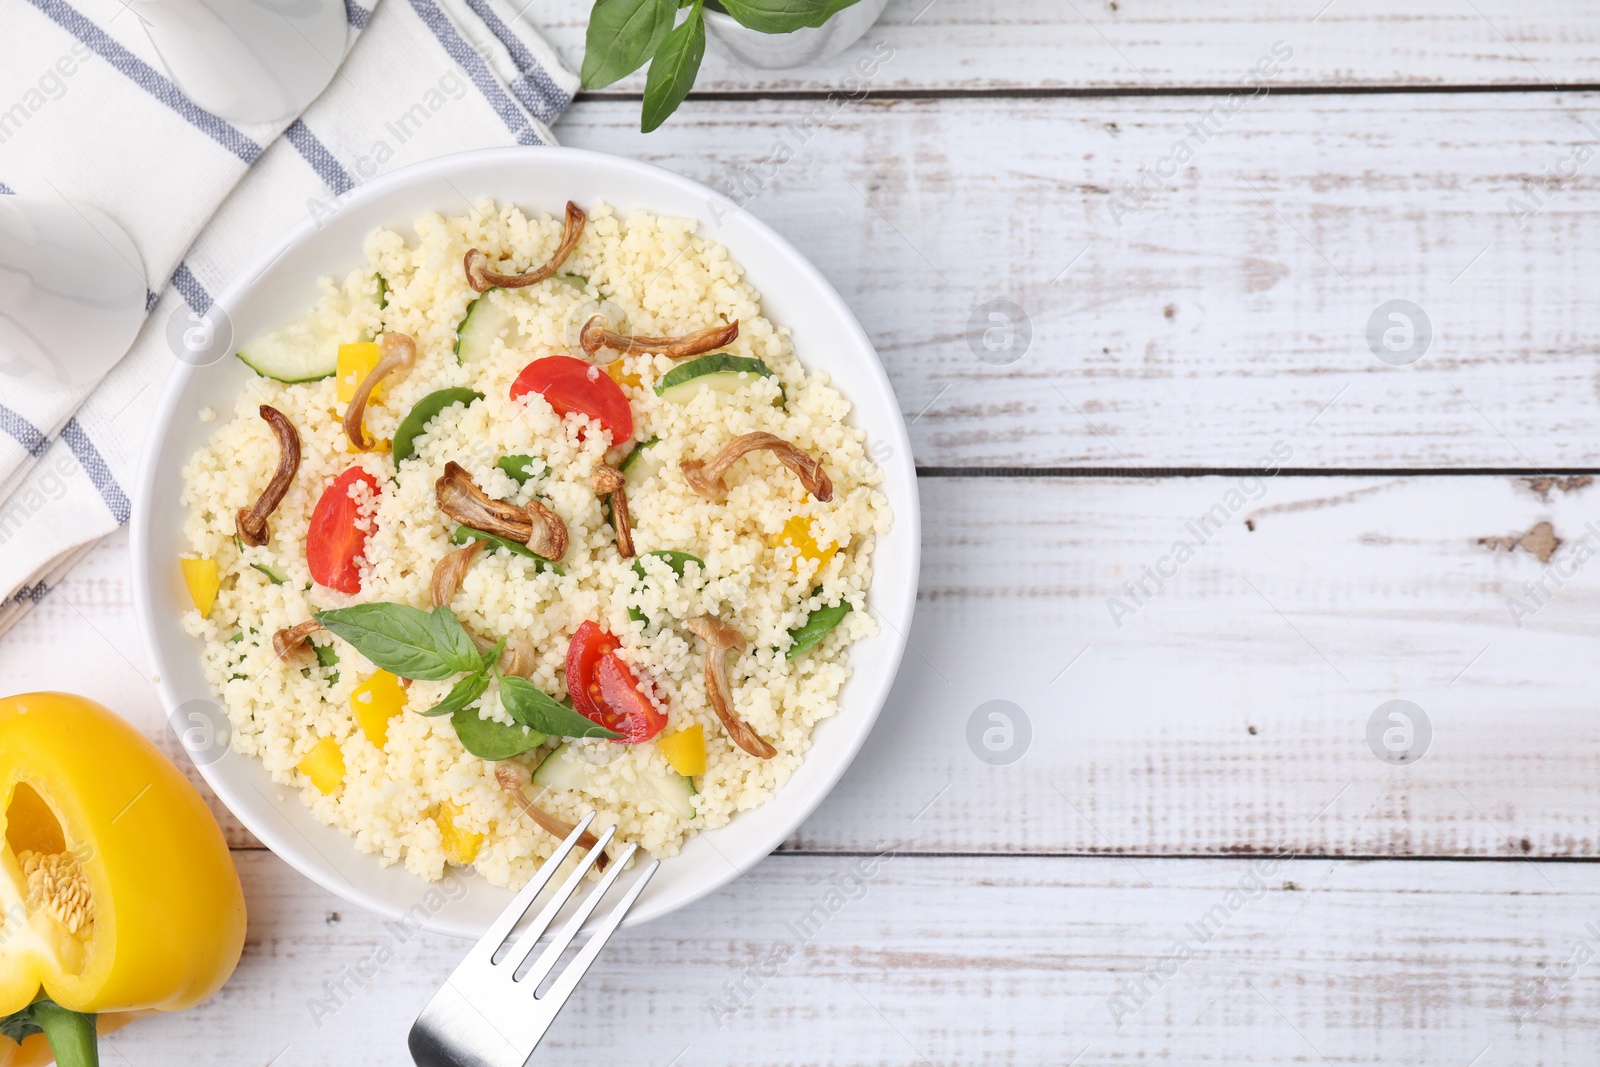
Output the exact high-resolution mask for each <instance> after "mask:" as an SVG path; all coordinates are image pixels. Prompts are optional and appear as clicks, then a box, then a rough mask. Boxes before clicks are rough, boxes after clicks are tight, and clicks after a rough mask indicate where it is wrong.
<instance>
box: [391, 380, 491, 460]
mask: <svg viewBox="0 0 1600 1067" xmlns="http://www.w3.org/2000/svg"><path fill="white" fill-rule="evenodd" d="M482 399H483V394H482V393H480V392H478V391H477V390H476V389H462V388H459V387H458V388H453V389H437V390H435V391H433V392H431V393H429V394H428V395H427V396H425V397H423V398H422V399H421V400H419V401H417V402H416V403H415V404H413V405H412V406H411V410H410V412H408V413H407V414H406V417H405V418H403V419H401V420H400V425H399V426H398V427H397V428H396V429H395V431H394V444H393V445H391V446H390V453H389V454H390V455H391V456H393V457H394V465H395V466H396V467H398V466H400V464H401V462H403V461H404V460H408V459H410V458H411V457H412V456H414V455H416V453H417V438H419V437H421V436H422V432H423V431H424V430H426V429H427V428H428V423H429V422H430V421H431V420H432V419H433V417H434V416H435V415H437V414H439V412H441V411H443V410H444V409H445V408H447V407H450V406H451V405H452V404H460V405H462V406H463V407H465V406H467V405H468V404H471V403H472V402H473V401H475V400H482Z"/></svg>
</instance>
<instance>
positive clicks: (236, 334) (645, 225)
mask: <svg viewBox="0 0 1600 1067" xmlns="http://www.w3.org/2000/svg"><path fill="white" fill-rule="evenodd" d="M203 325H204V326H205V329H206V331H208V337H209V342H210V343H209V346H208V347H207V348H206V349H205V350H203V351H201V352H199V353H198V354H197V353H196V352H194V351H185V352H184V353H182V355H183V356H184V365H183V366H180V367H179V368H178V370H177V371H176V373H175V374H174V376H173V380H172V381H171V382H170V383H169V386H168V390H167V393H166V395H165V397H164V398H163V401H162V405H161V408H160V411H159V414H158V416H157V421H156V424H155V427H154V429H153V431H152V437H151V440H150V442H149V444H148V447H147V452H146V456H145V462H144V466H143V469H142V472H141V478H140V487H139V488H140V492H139V494H138V502H137V506H136V508H135V513H134V518H133V539H134V558H135V561H136V566H135V590H136V597H137V602H138V610H139V613H140V616H141V624H142V628H143V630H144V632H145V634H146V641H147V645H148V648H149V652H150V657H151V661H152V664H153V665H154V670H155V671H156V672H157V685H158V687H159V689H160V691H161V695H162V698H163V701H164V702H165V704H166V706H167V708H168V710H169V712H170V713H171V714H172V716H173V722H174V727H175V730H176V731H177V732H178V736H179V737H180V738H181V739H182V742H183V744H184V746H185V748H186V750H188V751H189V753H190V754H191V756H192V757H193V758H194V760H195V763H196V764H197V765H198V766H199V768H200V770H201V772H202V773H203V774H204V776H205V777H206V779H207V780H208V781H209V782H210V784H211V785H212V787H213V789H214V790H215V791H216V792H217V794H218V796H219V797H220V798H221V799H222V801H223V802H224V803H225V804H226V805H227V806H228V807H229V809H230V810H232V811H233V813H234V814H235V815H237V816H238V817H239V819H240V820H241V822H243V823H244V825H245V826H246V827H248V828H249V829H250V830H251V831H252V832H253V833H254V834H255V835H256V836H257V837H258V838H260V839H261V840H262V841H263V842H264V843H265V844H267V845H268V846H269V847H270V848H272V849H273V850H274V851H275V852H277V853H278V854H279V855H280V856H283V857H284V858H285V859H286V860H288V861H289V862H290V863H291V864H293V865H294V866H295V867H297V868H298V869H299V870H301V871H302V872H304V873H305V874H307V875H308V876H310V877H311V878H313V879H314V880H315V881H317V882H319V883H320V884H322V885H323V886H325V887H326V888H328V889H330V890H332V891H333V892H335V893H338V894H340V895H342V896H344V897H346V898H347V899H349V900H351V901H353V902H356V903H358V904H362V905H365V906H367V907H369V908H371V909H373V910H375V911H378V912H380V913H383V914H386V915H390V916H394V917H397V918H405V919H407V921H413V922H415V923H417V924H420V925H421V926H423V927H426V928H430V929H435V930H440V931H445V932H450V933H455V934H461V935H467V936H476V935H477V934H478V933H481V931H482V930H483V929H484V928H485V927H486V926H487V924H488V922H489V921H490V920H491V919H492V918H493V917H494V916H495V915H496V914H498V912H499V911H500V910H501V908H502V907H503V906H504V905H505V903H507V902H508V901H509V899H510V894H511V892H512V891H513V890H514V889H515V888H517V887H518V886H520V885H521V884H522V883H523V882H525V881H526V880H527V878H528V877H529V876H530V875H531V873H532V872H533V870H535V869H536V868H537V866H538V865H539V863H540V862H541V861H542V860H543V859H544V858H546V857H547V856H548V855H549V854H550V852H551V850H552V849H553V848H554V846H555V845H556V844H557V843H558V841H559V837H560V836H561V834H562V832H563V830H564V828H566V827H569V826H570V825H571V824H572V823H573V822H575V821H576V820H577V819H578V818H580V817H581V816H582V814H583V813H584V812H585V811H587V810H594V811H596V812H597V817H596V829H600V828H604V827H609V826H615V827H616V831H617V838H618V840H621V841H633V842H637V843H639V845H640V846H641V847H642V849H643V850H645V851H646V852H648V853H650V854H651V855H654V856H657V857H659V858H662V859H663V860H664V862H663V865H662V867H661V869H660V871H659V872H658V873H657V875H656V876H655V878H654V879H653V881H652V883H651V884H650V886H649V887H648V889H647V890H646V893H645V895H644V896H643V897H642V898H641V899H640V902H639V904H638V906H637V907H636V908H635V909H634V911H633V913H632V914H631V915H630V917H629V921H630V922H640V921H645V920H648V919H650V918H652V917H655V916H659V915H662V914H665V913H667V912H669V911H672V910H674V909H676V908H678V907H681V906H683V905H684V904H687V903H689V902H691V901H693V900H695V899H697V898H699V897H701V896H703V895H705V894H706V893H709V892H711V891H712V890H714V889H715V888H717V887H718V886H720V885H722V884H724V883H726V882H727V881H729V880H730V879H732V878H733V877H736V876H737V875H738V874H739V873H741V872H743V871H744V870H746V869H748V868H749V867H750V866H752V865H753V864H755V863H756V862H758V861H759V860H760V859H761V858H763V857H764V856H765V855H767V854H768V853H769V852H770V851H771V850H772V849H773V848H775V847H776V846H777V845H778V844H779V843H781V841H782V840H783V839H784V838H785V837H786V836H788V835H789V834H790V833H791V832H792V831H793V830H794V829H795V828H796V827H797V826H798V825H799V823H800V822H801V821H802V820H803V819H804V818H805V817H806V816H807V815H808V814H809V813H810V812H811V811H812V810H813V809H814V808H815V807H816V805H817V804H819V803H820V802H821V800H822V798H823V797H824V796H825V795H826V794H827V792H828V790H829V789H830V788H831V787H832V785H833V784H834V782H836V781H837V780H838V778H839V776H840V775H841V774H843V772H844V770H845V768H846V767H847V766H848V764H849V763H850V761H851V759H852V758H853V757H854V755H855V753H856V751H857V750H858V749H859V747H860V745H861V743H862V741H863V740H864V739H865V737H866V734H867V732H868V731H869V730H870V728H871V726H872V723H873V721H874V719H875V718H876V716H877V714H878V711H879V709H880V708H881V706H882V704H883V702H884V700H885V699H886V697H887V695H888V692H889V689H890V686H891V684H892V682H893V679H894V675H895V672H896V669H897V667H898V664H899V661H900V657H901V654H902V652H903V650H904V645H905V634H907V633H908V632H909V629H910V623H911V614H912V609H913V606H914V602H915V596H916V580H917V565H918V546H919V534H918V510H917V495H916V485H915V471H914V467H913V464H912V460H911V454H910V447H909V443H908V441H907V438H906V430H905V425H904V421H903V419H902V417H901V415H900V411H899V405H898V403H897V402H896V400H895V397H894V393H893V391H892V389H891V388H890V386H889V383H888V380H887V378H886V376H885V374H884V372H883V369H882V366H881V364H880V363H879V362H878V359H877V356H876V354H875V353H874V351H873V349H872V346H871V343H870V341H869V340H868V339H867V337H866V335H865V333H864V332H863V331H862V329H861V327H860V326H859V324H858V323H857V322H856V320H855V318H854V317H853V316H852V314H851V313H850V311H849V310H848V308H847V307H846V306H845V305H844V303H843V302H842V301H841V300H840V298H839V296H838V295H837V294H836V293H835V292H834V291H833V289H832V288H831V287H830V286H829V285H828V283H827V282H826V281H825V280H824V279H823V278H822V277H821V275H820V274H819V273H818V272H817V271H816V270H815V268H813V267H812V266H811V265H810V264H808V263H807V262H806V261H805V260H804V259H803V258H802V257H801V256H800V255H799V254H798V253H797V252H796V251H795V250H794V249H793V248H792V247H790V246H789V245H788V244H787V243H786V242H785V241H783V239H782V238H780V237H778V236H777V235H776V234H775V233H773V232H772V231H771V230H769V229H768V228H767V227H765V226H764V225H762V224H761V223H760V222H759V221H757V220H756V219H754V218H752V217H751V216H750V215H749V213H748V212H746V211H744V210H742V209H740V208H739V207H738V206H737V205H735V204H733V203H731V202H730V201H728V200H726V199H725V198H723V197H721V196H720V195H718V194H716V193H714V192H712V191H710V190H708V189H706V188H704V187H702V186H700V185H698V184H696V183H694V182H691V181H689V180H687V179H684V178H681V177H679V176H676V175H673V174H670V173H668V172H665V171H662V170H660V169H657V168H654V167H650V166H647V165H644V164H639V163H634V162H631V161H626V160H621V159H616V158H613V157H608V156H603V155H599V154H596V153H590V152H582V151H575V150H568V149H549V148H538V149H494V150H488V151H483V152H474V153H466V154H462V155H458V156H452V157H447V158H444V159H440V160H435V161H431V162H429V163H426V164H421V165H418V166H416V167H412V168H408V169H406V170H404V171H400V172H397V173H396V174H393V175H390V176H387V177H384V178H380V179H377V180H374V181H372V182H370V183H368V184H367V185H365V186H363V187H361V188H360V189H358V190H356V191H355V192H354V193H352V194H349V196H348V197H347V199H345V200H344V201H343V202H342V203H341V204H340V205H339V206H338V208H337V210H336V211H335V212H334V213H333V214H332V215H331V217H330V216H327V215H326V213H324V214H323V217H319V218H308V219H306V220H305V221H303V222H302V223H301V224H300V225H299V226H297V227H296V228H295V229H293V230H292V231H291V232H290V233H289V234H288V235H287V236H286V237H285V238H284V239H283V240H282V241H281V242H280V243H279V244H278V245H277V246H276V247H274V248H273V249H271V250H269V251H268V252H266V253H265V254H263V255H262V256H261V257H260V258H259V259H258V260H257V261H256V262H255V264H254V265H253V266H251V267H250V268H248V269H246V270H245V271H244V272H242V274H241V275H240V278H239V280H237V281H236V282H235V283H234V284H233V285H232V286H231V287H230V289H229V290H228V291H227V292H225V293H223V294H221V295H220V296H219V297H218V298H217V300H216V303H215V305H214V306H213V308H212V309H211V310H210V311H209V312H208V313H207V315H206V321H205V322H204V324H203Z"/></svg>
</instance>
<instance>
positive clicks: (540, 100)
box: [467, 0, 572, 123]
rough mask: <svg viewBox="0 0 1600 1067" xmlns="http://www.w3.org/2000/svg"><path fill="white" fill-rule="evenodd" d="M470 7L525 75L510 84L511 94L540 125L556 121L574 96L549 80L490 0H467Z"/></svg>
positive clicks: (547, 73)
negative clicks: (491, 4) (502, 19)
mask: <svg viewBox="0 0 1600 1067" xmlns="http://www.w3.org/2000/svg"><path fill="white" fill-rule="evenodd" d="M467 6H469V7H470V8H472V10H473V11H474V12H475V13H476V14H477V16H478V17H479V18H480V19H482V20H483V24H484V25H485V26H487V27H489V32H490V33H493V34H494V35H495V36H496V37H498V38H499V39H500V43H501V44H503V45H505V46H506V51H507V52H508V53H510V55H511V61H512V62H513V63H515V64H516V65H517V69H518V70H519V71H521V72H522V76H521V77H520V78H518V79H517V80H516V81H514V82H512V83H511V85H510V89H511V92H512V94H513V95H514V96H516V98H517V99H518V100H521V101H522V105H523V106H524V107H526V108H527V109H528V111H529V112H530V113H532V115H533V117H534V118H536V119H538V120H539V121H540V122H545V123H549V122H553V121H555V119H556V118H557V116H559V115H560V114H561V113H562V112H563V111H565V110H566V109H567V105H568V104H570V103H572V94H571V93H568V92H567V91H566V90H564V89H562V88H561V86H559V85H557V84H556V83H555V79H553V78H551V77H550V73H549V72H548V71H546V70H545V69H544V67H543V66H541V65H540V64H539V61H538V60H537V59H536V58H534V55H533V53H532V52H530V51H528V46H527V45H526V44H524V43H523V41H522V38H521V37H518V36H517V35H516V33H515V32H514V31H513V30H512V29H511V28H510V27H509V26H507V25H506V24H505V23H504V22H502V21H501V20H500V16H499V15H498V14H496V13H495V10H494V8H493V7H492V6H490V4H489V0H467Z"/></svg>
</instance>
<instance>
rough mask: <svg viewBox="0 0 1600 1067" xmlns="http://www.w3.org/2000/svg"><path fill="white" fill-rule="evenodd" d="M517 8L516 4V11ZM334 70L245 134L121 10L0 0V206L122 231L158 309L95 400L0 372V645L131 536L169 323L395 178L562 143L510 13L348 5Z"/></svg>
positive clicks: (541, 74) (515, 15)
mask: <svg viewBox="0 0 1600 1067" xmlns="http://www.w3.org/2000/svg"><path fill="white" fill-rule="evenodd" d="M522 2H524V0H518V3H519V4H520V3H522ZM345 7H346V11H347V14H348V21H349V24H350V37H349V45H348V48H349V51H348V52H347V53H346V57H345V61H344V64H343V66H342V67H341V68H340V70H339V73H338V75H337V76H336V77H335V78H334V80H333V81H332V82H331V83H330V85H329V86H328V88H327V89H326V90H325V91H324V92H323V94H322V95H321V96H320V97H319V98H318V99H317V100H316V101H314V102H313V103H312V104H311V106H310V107H309V108H307V109H306V111H305V113H304V114H303V115H301V116H300V117H299V118H296V119H295V120H293V121H292V122H289V123H287V124H286V125H279V126H266V127H252V126H236V125H233V124H230V123H227V122H224V121H223V120H222V119H220V118H218V117H217V116H215V115H213V114H211V113H209V112H207V111H205V110H204V109H202V108H200V107H198V106H196V105H195V104H194V103H193V102H192V101H190V100H189V99H188V98H187V97H185V96H184V95H183V93H182V92H181V91H179V90H178V88H177V87H176V86H175V85H174V84H173V83H172V82H171V81H170V80H168V79H167V77H166V76H165V74H164V72H163V69H162V66H161V62H160V59H159V57H158V56H157V55H156V52H155V49H154V48H153V47H152V46H151V44H150V42H149V39H148V38H147V37H146V35H145V33H144V30H143V27H142V26H141V25H140V23H139V21H138V18H137V16H136V15H134V14H132V13H130V12H131V11H132V10H133V9H130V8H128V7H127V6H125V4H124V2H123V0H4V2H3V3H0V194H10V193H17V194H26V195H37V196H42V197H66V198H67V199H69V200H72V201H74V202H76V203H79V204H86V205H90V206H93V207H96V208H99V209H100V210H102V211H104V212H105V213H106V214H107V215H109V216H111V217H112V218H113V219H115V220H117V221H118V222H119V223H121V224H122V226H123V227H124V228H125V229H126V230H127V231H128V232H129V234H131V235H132V237H133V239H134V242H135V244H137V245H138V247H139V251H140V254H141V255H142V257H143V260H144V265H145V271H146V274H147V276H148V278H149V281H150V286H151V290H152V291H151V292H150V293H149V295H148V299H147V301H146V307H147V309H148V312H149V315H148V317H147V318H146V321H145V325H144V328H143V330H142V331H141V332H140V334H139V337H138V339H137V340H136V341H135V342H134V345H133V347H132V349H131V350H130V351H129V353H128V355H127V356H125V357H124V358H123V360H122V362H121V363H119V364H118V365H117V366H116V367H114V368H113V369H112V370H111V372H110V373H109V374H108V375H106V377H105V379H104V380H103V381H101V382H100V383H99V384H98V385H97V386H95V387H93V388H92V389H86V390H80V391H78V392H65V393H64V392H59V391H49V390H45V389H41V388H36V387H34V386H31V385H29V384H28V383H27V381H26V380H25V379H18V378H14V377H8V376H5V375H3V374H0V633H3V632H4V631H5V630H6V629H8V628H9V627H10V626H11V625H13V624H14V623H15V622H16V620H17V619H18V618H19V617H20V616H21V615H22V614H23V613H24V612H25V611H27V609H28V608H29V607H30V606H31V605H32V604H34V603H36V602H37V601H38V600H40V599H41V598H43V597H44V596H45V595H46V594H47V593H48V592H49V591H50V589H51V588H52V587H53V586H54V585H55V583H56V582H58V581H60V579H61V577H62V576H63V575H64V574H65V573H66V570H67V569H68V568H69V567H70V566H71V565H72V564H73V563H74V562H76V561H77V560H78V559H79V558H81V556H82V555H83V554H84V553H85V552H87V551H88V549H89V548H90V547H92V546H93V545H94V543H95V542H96V541H97V540H99V539H100V538H101V537H103V536H105V535H106V534H107V533H109V532H111V531H112V530H114V529H116V528H117V527H118V526H120V525H121V524H123V523H125V522H127V521H128V517H129V512H130V509H131V504H130V501H129V499H128V488H127V487H128V486H129V485H131V484H132V481H133V477H134V474H135V471H136V470H137V467H138V461H139V450H140V448H141V446H142V444H143V442H144V436H145V430H146V428H147V427H148V425H149V422H150V419H151V416H152V415H153V413H154V410H155V405H156V401H157V399H158V398H159V396H160V394H161V391H162V387H163V384H164V382H165V379H166V376H167V374H168V373H169V372H170V371H171V370H172V369H173V367H175V366H176V365H177V361H176V359H175V358H174V356H173V354H172V349H171V347H170V346H169V343H168V340H167V333H168V327H169V323H171V322H173V321H174V320H176V321H181V322H183V323H185V324H187V323H188V322H189V314H190V312H194V313H197V314H203V313H204V312H205V311H206V309H207V308H208V307H209V306H210V303H211V297H210V295H209V294H210V293H212V292H215V291H217V290H218V289H219V288H221V286H222V285H223V284H224V283H225V282H227V281H228V279H230V278H231V277H232V276H233V275H234V274H235V273H236V272H237V271H239V270H240V269H241V268H243V267H244V266H245V265H246V264H247V263H248V262H249V261H250V260H251V259H252V258H254V257H255V256H256V255H257V254H258V253H259V252H260V251H261V250H262V249H263V248H264V247H265V246H267V245H268V244H270V243H271V242H272V241H273V240H275V239H276V238H277V237H278V236H280V235H281V234H282V233H283V232H284V231H285V230H286V229H288V228H289V227H290V226H291V225H293V224H294V223H296V222H297V221H299V220H300V219H301V218H303V217H304V216H305V215H306V214H307V213H308V212H309V213H313V214H314V213H315V212H317V211H325V210H329V209H330V208H331V206H332V205H333V204H335V203H336V201H337V199H338V197H339V196H341V195H342V194H344V193H346V192H348V191H349V190H351V189H353V188H354V187H356V186H357V185H360V184H361V183H362V182H364V181H367V180H368V179H370V178H373V177H375V176H377V175H379V174H385V173H388V172H389V171H391V170H394V169H395V168H397V167H402V166H405V165H407V164H410V163H415V162H418V161H420V160H424V159H428V158H431V157H434V156H439V155H443V154H446V153H449V152H456V151H460V150H463V149H468V148H481V147H488V146H494V145H510V144H523V145H539V144H551V143H554V138H553V137H552V136H551V133H550V124H551V123H552V122H554V121H555V119H556V118H557V116H559V115H560V114H561V113H562V111H563V110H564V109H565V108H566V106H567V104H568V103H570V102H571V99H572V94H573V93H574V92H576V91H577V87H578V79H577V78H576V76H574V75H573V74H572V73H571V72H570V71H568V70H567V69H566V68H565V67H564V66H563V65H562V64H561V62H560V60H559V59H558V58H557V57H556V55H555V53H554V51H553V50H552V49H551V48H550V47H549V46H548V45H547V44H546V43H545V42H544V40H543V39H542V38H541V37H540V36H539V35H538V33H537V32H535V31H534V30H533V29H532V27H530V26H529V25H528V24H527V23H526V22H525V21H524V20H523V19H522V18H521V11H520V10H519V7H517V6H513V4H512V2H511V0H387V2H385V3H383V4H382V5H381V6H374V7H373V8H372V9H371V10H369V9H368V8H366V7H363V6H361V5H360V4H358V3H357V2H356V0H345Z"/></svg>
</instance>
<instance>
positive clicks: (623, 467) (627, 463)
mask: <svg viewBox="0 0 1600 1067" xmlns="http://www.w3.org/2000/svg"><path fill="white" fill-rule="evenodd" d="M660 441H661V438H660V437H657V436H656V435H655V434H651V435H650V440H648V441H640V442H639V443H638V444H636V445H634V446H633V447H632V448H630V449H628V454H627V455H626V456H623V457H622V462H621V463H618V464H617V470H619V471H622V472H624V473H626V472H627V470H628V468H629V467H631V466H633V461H634V460H636V459H638V458H639V454H640V453H642V452H643V451H644V450H645V449H647V448H649V447H650V446H651V445H654V444H658V443H659V442H660Z"/></svg>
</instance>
